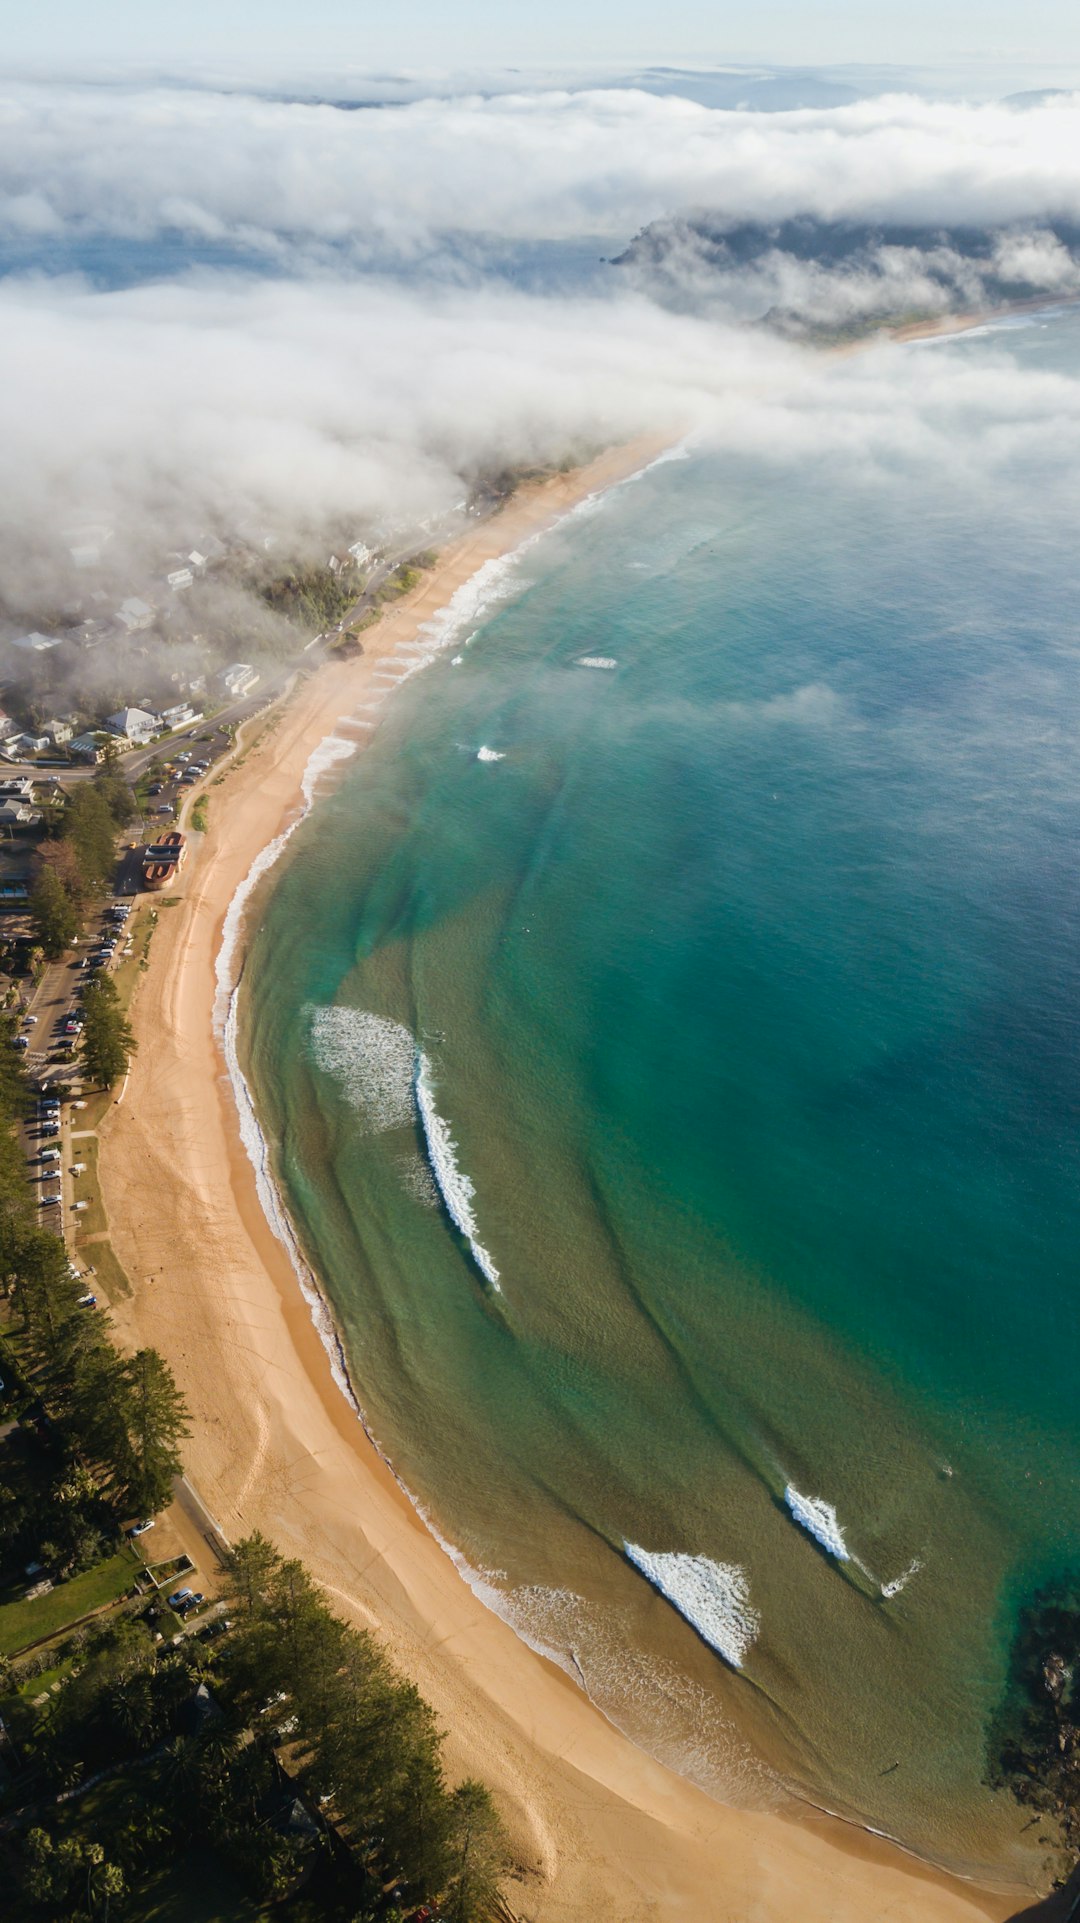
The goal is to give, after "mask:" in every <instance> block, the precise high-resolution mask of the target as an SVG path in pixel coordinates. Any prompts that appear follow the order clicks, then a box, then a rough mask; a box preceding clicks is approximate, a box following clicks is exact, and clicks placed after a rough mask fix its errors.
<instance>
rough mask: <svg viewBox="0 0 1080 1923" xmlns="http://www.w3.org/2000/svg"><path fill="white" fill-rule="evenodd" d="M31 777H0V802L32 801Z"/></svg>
mask: <svg viewBox="0 0 1080 1923" xmlns="http://www.w3.org/2000/svg"><path fill="white" fill-rule="evenodd" d="M33 798H34V777H33V775H0V801H32V800H33Z"/></svg>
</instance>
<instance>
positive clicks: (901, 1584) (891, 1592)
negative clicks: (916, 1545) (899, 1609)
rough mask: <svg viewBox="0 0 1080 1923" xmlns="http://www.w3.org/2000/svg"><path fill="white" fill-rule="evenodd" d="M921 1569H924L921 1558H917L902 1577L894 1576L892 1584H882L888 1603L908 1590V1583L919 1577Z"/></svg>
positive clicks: (882, 1591) (883, 1593) (882, 1590)
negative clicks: (902, 1591) (914, 1577)
mask: <svg viewBox="0 0 1080 1923" xmlns="http://www.w3.org/2000/svg"><path fill="white" fill-rule="evenodd" d="M921 1568H922V1563H921V1561H920V1559H919V1557H918V1556H916V1557H915V1558H914V1560H913V1561H912V1562H911V1563H909V1564H908V1567H907V1568H906V1569H905V1570H904V1573H903V1575H902V1576H894V1577H893V1579H892V1581H891V1582H883V1583H882V1585H881V1593H882V1595H883V1596H884V1597H885V1598H886V1600H887V1601H891V1599H892V1597H893V1596H898V1595H899V1594H900V1592H901V1590H902V1589H906V1588H907V1586H908V1583H909V1582H910V1581H911V1578H912V1576H917V1575H918V1573H919V1571H920V1569H921Z"/></svg>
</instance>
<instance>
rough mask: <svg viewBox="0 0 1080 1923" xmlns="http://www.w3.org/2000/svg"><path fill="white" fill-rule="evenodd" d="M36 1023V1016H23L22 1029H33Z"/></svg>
mask: <svg viewBox="0 0 1080 1923" xmlns="http://www.w3.org/2000/svg"><path fill="white" fill-rule="evenodd" d="M36 1021H37V1016H36V1015H24V1016H23V1027H24V1028H33V1026H34V1023H35V1022H36Z"/></svg>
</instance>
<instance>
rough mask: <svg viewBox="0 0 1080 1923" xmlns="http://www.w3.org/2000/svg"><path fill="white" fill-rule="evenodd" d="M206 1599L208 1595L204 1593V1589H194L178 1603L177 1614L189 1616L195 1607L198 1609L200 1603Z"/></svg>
mask: <svg viewBox="0 0 1080 1923" xmlns="http://www.w3.org/2000/svg"><path fill="white" fill-rule="evenodd" d="M205 1601H206V1597H205V1596H204V1595H203V1592H202V1590H201V1589H194V1590H192V1592H191V1594H190V1596H185V1597H184V1600H183V1602H181V1603H178V1604H177V1614H178V1615H180V1616H189V1615H190V1614H191V1611H192V1610H193V1609H198V1607H199V1604H200V1603H204V1602H205Z"/></svg>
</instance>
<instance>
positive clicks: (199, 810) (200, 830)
mask: <svg viewBox="0 0 1080 1923" xmlns="http://www.w3.org/2000/svg"><path fill="white" fill-rule="evenodd" d="M209 806H210V797H209V795H200V796H199V799H198V801H197V802H196V803H195V806H194V807H193V809H192V810H191V825H192V827H193V828H194V830H195V832H196V834H199V835H205V833H206V811H207V809H208V808H209Z"/></svg>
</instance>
